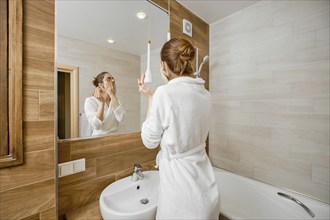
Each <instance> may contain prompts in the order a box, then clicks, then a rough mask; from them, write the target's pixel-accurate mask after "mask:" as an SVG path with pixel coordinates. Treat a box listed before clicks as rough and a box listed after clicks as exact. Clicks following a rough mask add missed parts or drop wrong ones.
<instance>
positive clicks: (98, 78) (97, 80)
mask: <svg viewBox="0 0 330 220" xmlns="http://www.w3.org/2000/svg"><path fill="white" fill-rule="evenodd" d="M107 73H108V72H105V71H104V72H101V73H99V75H97V76H96V77H94V80H93V85H94V86H95V87H98V86H99V83H103V78H104V75H105V74H107Z"/></svg>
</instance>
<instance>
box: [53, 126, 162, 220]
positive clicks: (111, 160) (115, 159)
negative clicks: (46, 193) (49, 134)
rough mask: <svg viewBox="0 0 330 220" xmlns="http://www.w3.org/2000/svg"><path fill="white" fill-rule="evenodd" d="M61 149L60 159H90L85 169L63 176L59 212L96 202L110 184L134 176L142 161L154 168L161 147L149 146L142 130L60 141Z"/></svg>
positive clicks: (60, 213)
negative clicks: (142, 136)
mask: <svg viewBox="0 0 330 220" xmlns="http://www.w3.org/2000/svg"><path fill="white" fill-rule="evenodd" d="M58 149H59V155H58V156H59V158H58V160H59V161H62V162H67V161H68V160H73V159H80V158H85V159H86V170H85V171H84V172H81V173H77V174H73V175H69V176H65V177H61V178H59V182H58V187H59V194H58V195H59V206H58V208H59V215H64V214H68V213H69V212H71V211H74V210H75V209H79V208H80V207H83V206H85V205H87V204H89V203H91V202H94V201H96V200H97V199H98V196H99V195H100V193H101V192H102V190H103V189H104V188H105V187H106V186H107V185H108V184H110V183H112V182H113V181H115V180H118V179H120V178H123V177H126V176H128V175H131V172H132V168H133V165H134V164H135V163H140V164H141V165H142V167H143V169H144V170H150V169H154V164H155V162H154V160H155V158H156V153H157V152H158V150H159V149H155V150H149V149H146V148H145V147H144V146H143V143H142V140H141V133H140V132H134V133H130V134H121V135H113V136H105V137H102V138H97V139H95V138H94V139H86V140H76V141H73V140H70V141H59V143H58ZM89 190H92V192H90V191H89Z"/></svg>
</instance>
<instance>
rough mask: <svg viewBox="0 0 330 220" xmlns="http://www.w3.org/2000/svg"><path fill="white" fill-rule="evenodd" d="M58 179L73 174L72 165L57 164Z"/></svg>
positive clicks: (68, 163)
mask: <svg viewBox="0 0 330 220" xmlns="http://www.w3.org/2000/svg"><path fill="white" fill-rule="evenodd" d="M59 168H60V169H59V171H60V177H62V176H67V175H70V174H72V173H73V164H72V163H71V162H67V163H62V164H59Z"/></svg>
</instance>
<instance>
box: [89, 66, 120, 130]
mask: <svg viewBox="0 0 330 220" xmlns="http://www.w3.org/2000/svg"><path fill="white" fill-rule="evenodd" d="M93 84H94V86H95V87H96V88H95V91H94V94H93V96H91V97H88V98H86V100H85V106H84V108H85V114H86V117H87V119H88V122H89V124H90V125H91V127H92V129H93V134H92V135H102V134H108V133H111V132H114V131H117V130H118V126H119V122H121V121H122V120H123V118H124V115H125V113H126V111H125V109H124V107H123V106H122V105H121V103H120V102H119V101H118V99H117V96H116V83H115V79H114V78H113V76H112V75H111V74H110V73H108V72H101V73H100V74H99V75H97V76H96V77H95V78H94V80H93Z"/></svg>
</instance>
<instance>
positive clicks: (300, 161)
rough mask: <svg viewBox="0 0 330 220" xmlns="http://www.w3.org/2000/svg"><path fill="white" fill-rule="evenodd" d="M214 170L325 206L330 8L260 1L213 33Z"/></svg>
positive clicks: (218, 25) (322, 3) (216, 26)
mask: <svg viewBox="0 0 330 220" xmlns="http://www.w3.org/2000/svg"><path fill="white" fill-rule="evenodd" d="M210 48H211V49H210V57H211V59H210V72H211V73H210V92H211V94H212V100H213V108H214V112H215V113H214V114H213V115H212V118H213V122H212V123H213V124H212V126H211V131H210V135H209V146H210V147H209V152H210V159H211V162H212V164H213V165H215V166H218V167H220V168H223V169H226V170H229V171H231V172H234V173H237V174H240V175H244V176H248V177H252V178H254V179H257V180H260V181H263V182H267V183H270V184H272V185H276V186H280V187H284V188H288V189H291V190H294V191H298V192H301V193H304V194H307V195H310V196H312V197H315V198H317V199H320V200H322V201H325V202H328V203H329V181H328V179H327V178H329V176H328V173H329V161H330V159H329V158H330V157H329V129H330V128H329V77H330V75H329V74H330V72H329V57H330V56H329V1H296V2H295V1H275V0H274V1H273V0H270V1H260V2H257V3H256V4H254V5H251V6H250V7H248V8H245V9H243V10H242V11H240V12H237V13H235V14H233V15H231V16H228V17H227V18H224V19H222V20H220V21H218V22H215V23H213V24H212V25H211V27H210Z"/></svg>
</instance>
